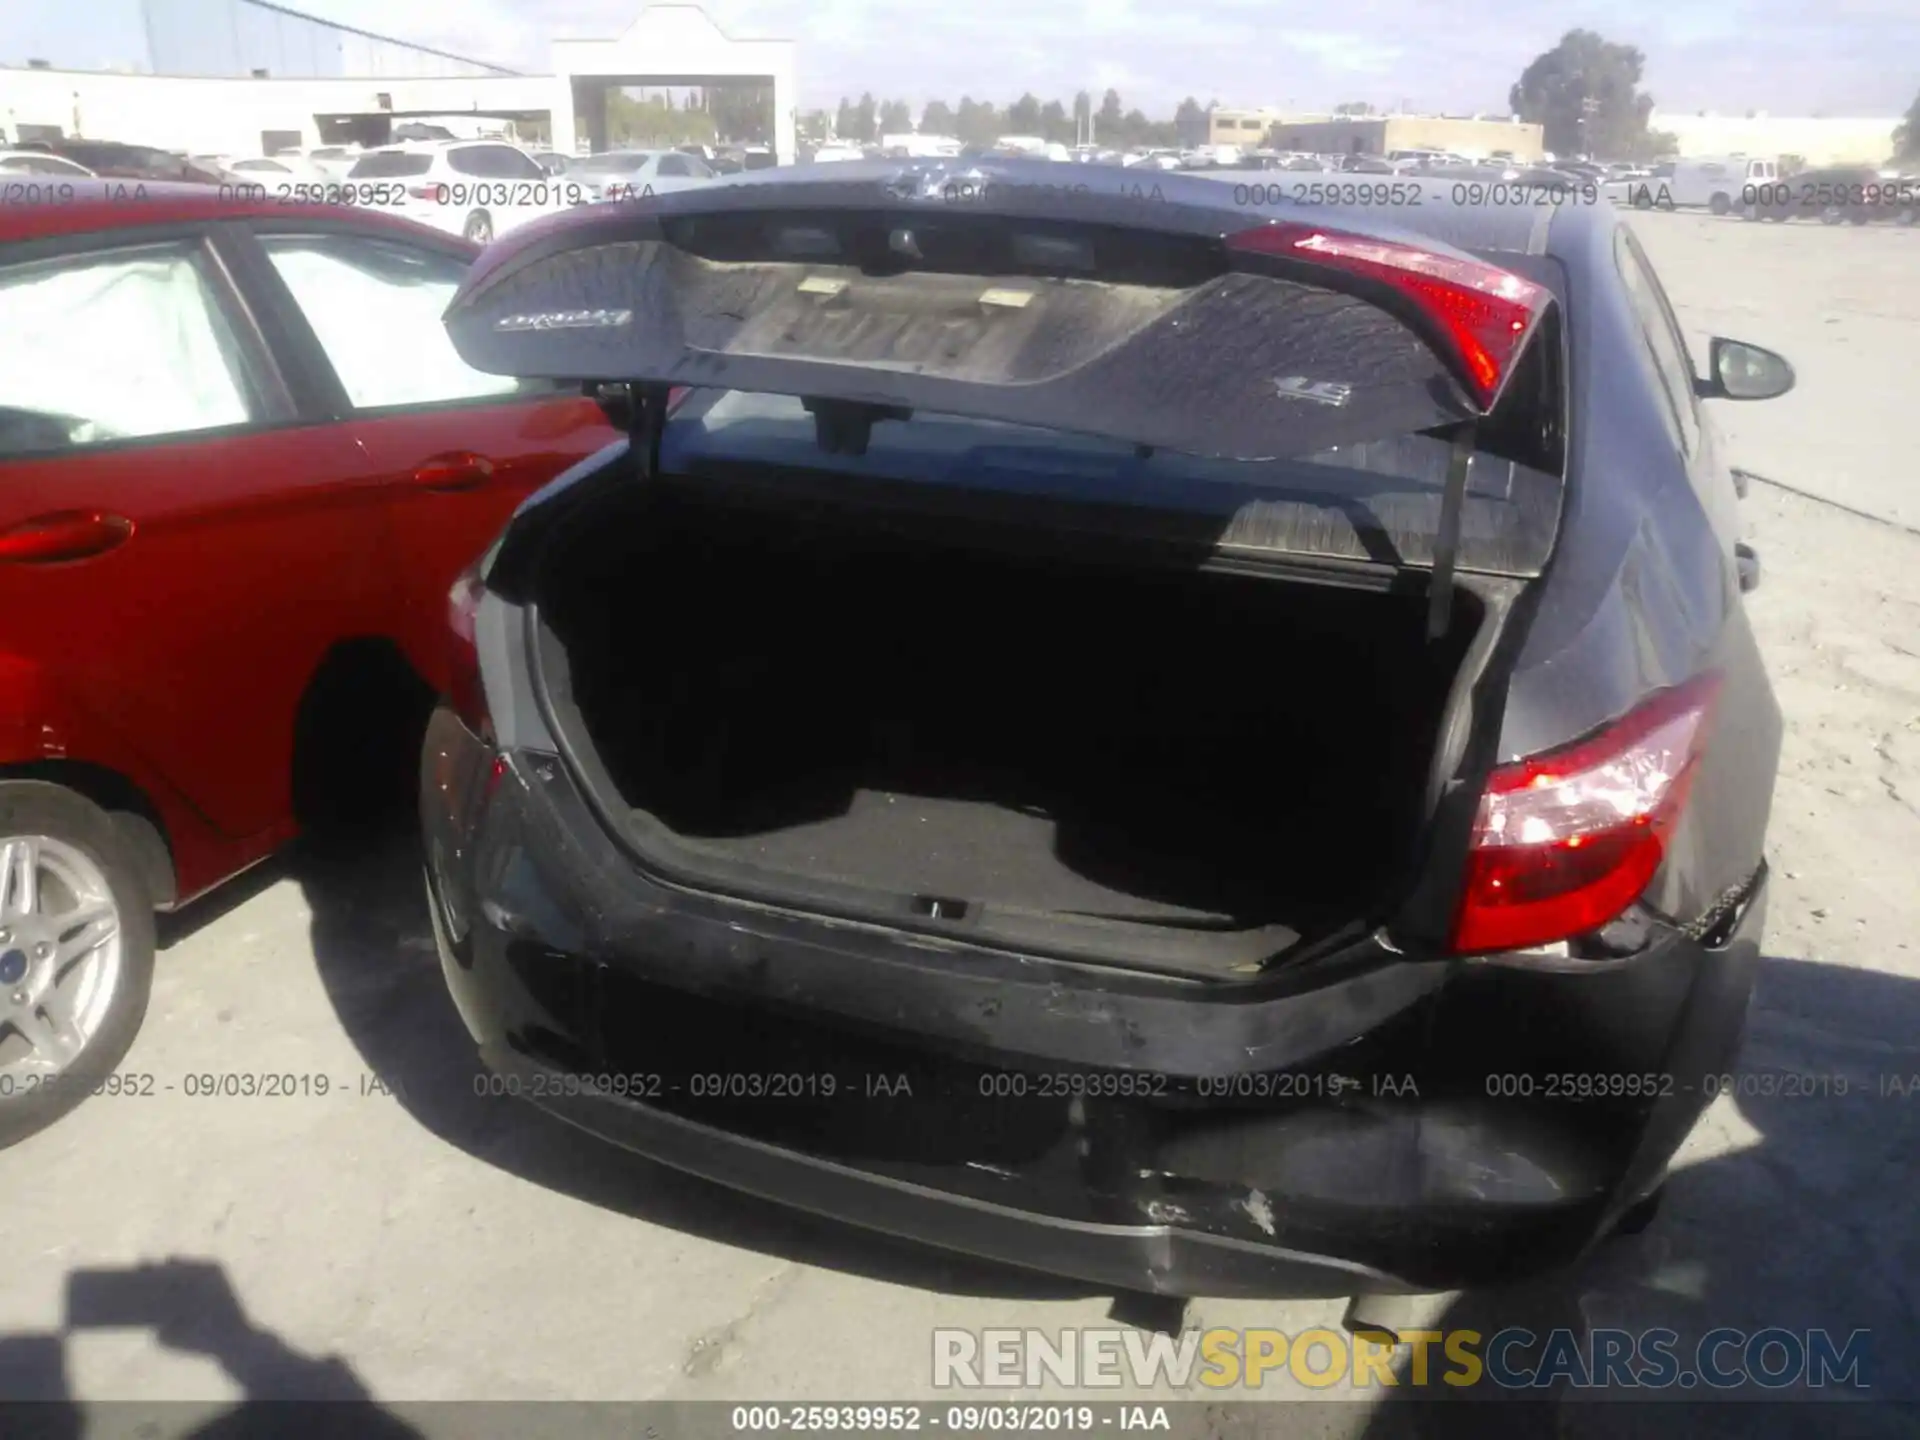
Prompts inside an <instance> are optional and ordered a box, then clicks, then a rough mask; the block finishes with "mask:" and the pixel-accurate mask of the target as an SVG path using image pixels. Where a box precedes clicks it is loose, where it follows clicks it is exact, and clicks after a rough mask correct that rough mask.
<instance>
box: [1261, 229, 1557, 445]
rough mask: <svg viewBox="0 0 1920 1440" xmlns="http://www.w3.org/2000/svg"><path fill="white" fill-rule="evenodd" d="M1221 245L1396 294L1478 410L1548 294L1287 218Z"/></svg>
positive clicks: (1502, 274) (1450, 261) (1470, 267)
mask: <svg viewBox="0 0 1920 1440" xmlns="http://www.w3.org/2000/svg"><path fill="white" fill-rule="evenodd" d="M1226 243H1227V246H1228V248H1229V249H1232V250H1241V251H1246V252H1249V253H1252V254H1258V255H1273V256H1277V257H1280V258H1283V259H1289V260H1294V261H1297V262H1300V263H1302V264H1308V265H1324V266H1326V267H1328V268H1330V269H1334V270H1344V271H1346V272H1347V273H1348V274H1351V275H1357V276H1359V277H1361V278H1363V279H1366V280H1372V281H1375V282H1377V283H1379V284H1382V285H1386V286H1388V287H1390V288H1392V289H1393V290H1396V291H1398V292H1399V293H1400V294H1402V295H1404V296H1405V297H1407V298H1408V299H1409V300H1411V301H1413V302H1414V304H1415V305H1417V306H1418V307H1419V309H1420V312H1421V313H1422V314H1423V315H1425V316H1426V317H1427V318H1428V319H1429V320H1430V321H1431V322H1432V323H1433V324H1434V325H1435V326H1436V327H1437V328H1438V329H1439V330H1440V331H1441V333H1442V334H1444V335H1445V337H1446V339H1447V342H1448V344H1449V345H1450V346H1451V347H1452V349H1453V352H1454V353H1453V357H1452V358H1453V359H1454V360H1455V361H1456V362H1457V363H1458V365H1459V366H1460V368H1461V369H1462V370H1463V371H1464V372H1465V374H1466V378H1467V379H1468V381H1469V389H1470V390H1471V392H1472V395H1473V398H1474V400H1475V401H1476V402H1477V403H1478V404H1479V405H1480V407H1481V408H1482V409H1483V410H1485V409H1488V408H1490V407H1491V406H1492V404H1493V402H1494V401H1495V400H1496V399H1497V398H1498V397H1499V394H1500V388H1501V386H1503V385H1504V384H1505V383H1506V380H1507V376H1508V375H1509V374H1510V373H1511V371H1512V368H1513V363H1514V361H1515V360H1517V359H1518V358H1519V355H1520V352H1521V351H1522V350H1523V349H1524V348H1525V347H1526V343H1527V337H1528V336H1529V335H1531V334H1532V333H1533V327H1534V325H1535V323H1536V322H1537V321H1538V320H1539V318H1540V316H1541V315H1542V314H1543V313H1544V312H1545V310H1546V307H1547V300H1548V298H1549V296H1548V291H1547V289H1546V288H1545V287H1544V286H1541V285H1536V284H1534V283H1533V281H1531V280H1527V279H1525V278H1523V277H1521V276H1519V275H1515V274H1514V273H1513V272H1511V271H1509V270H1502V269H1501V268H1500V267H1499V266H1497V265H1490V264H1488V263H1487V262H1486V261H1484V260H1475V259H1472V258H1470V257H1467V256H1460V255H1440V254H1435V253H1434V252H1432V251H1430V250H1423V249H1421V248H1420V247H1419V246H1417V245H1409V244H1406V243H1404V242H1401V241H1397V240H1376V239H1373V238H1371V237H1370V236H1365V235H1353V234H1349V233H1347V232H1344V231H1340V230H1328V229H1325V228H1323V227H1322V226H1318V225H1303V224H1300V223H1298V222H1297V221H1292V220H1276V221H1273V222H1271V223H1269V224H1266V225H1256V226H1254V227H1253V228H1252V229H1249V230H1242V231H1239V232H1237V233H1236V234H1233V235H1230V236H1228V237H1227V242H1226Z"/></svg>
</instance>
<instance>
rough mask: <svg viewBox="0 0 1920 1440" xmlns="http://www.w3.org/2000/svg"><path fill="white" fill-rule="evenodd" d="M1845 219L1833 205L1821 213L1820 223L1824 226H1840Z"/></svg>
mask: <svg viewBox="0 0 1920 1440" xmlns="http://www.w3.org/2000/svg"><path fill="white" fill-rule="evenodd" d="M1845 218H1846V217H1845V216H1844V215H1842V214H1841V213H1840V212H1839V211H1838V210H1836V209H1834V208H1833V206H1831V205H1829V206H1828V207H1827V208H1826V209H1824V210H1822V211H1821V212H1820V223H1821V224H1822V225H1838V224H1839V223H1840V222H1841V221H1842V220H1844V219H1845Z"/></svg>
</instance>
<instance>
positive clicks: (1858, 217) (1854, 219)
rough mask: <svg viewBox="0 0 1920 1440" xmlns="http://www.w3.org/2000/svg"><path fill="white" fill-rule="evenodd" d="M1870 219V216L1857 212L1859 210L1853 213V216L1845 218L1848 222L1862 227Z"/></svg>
mask: <svg viewBox="0 0 1920 1440" xmlns="http://www.w3.org/2000/svg"><path fill="white" fill-rule="evenodd" d="M1872 218H1873V217H1872V216H1871V215H1868V214H1866V213H1865V212H1863V211H1859V210H1856V211H1854V212H1853V214H1851V215H1849V216H1848V217H1847V219H1848V221H1849V222H1850V223H1852V224H1855V225H1864V224H1866V223H1867V221H1869V220H1871V219H1872Z"/></svg>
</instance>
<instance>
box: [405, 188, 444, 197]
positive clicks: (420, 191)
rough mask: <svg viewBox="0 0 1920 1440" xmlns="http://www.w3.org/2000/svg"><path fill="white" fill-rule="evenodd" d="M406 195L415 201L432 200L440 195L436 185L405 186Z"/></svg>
mask: <svg viewBox="0 0 1920 1440" xmlns="http://www.w3.org/2000/svg"><path fill="white" fill-rule="evenodd" d="M407 194H408V195H410V196H412V197H413V198H414V199H415V200H434V199H437V198H438V197H439V195H440V187H439V186H438V185H409V186H407Z"/></svg>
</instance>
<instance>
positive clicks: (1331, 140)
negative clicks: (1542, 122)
mask: <svg viewBox="0 0 1920 1440" xmlns="http://www.w3.org/2000/svg"><path fill="white" fill-rule="evenodd" d="M1215 116H1218V117H1219V118H1220V121H1221V123H1220V124H1219V125H1218V126H1215V125H1214V124H1213V123H1212V121H1213V118H1214V117H1215ZM1269 116H1271V117H1272V118H1271V119H1269V118H1268V117H1269ZM1250 121H1264V125H1263V128H1262V130H1261V131H1260V134H1258V135H1256V134H1254V133H1253V131H1252V130H1251V129H1250V128H1249V122H1250ZM1228 122H1231V125H1230V126H1229V124H1228ZM1209 133H1210V135H1212V136H1213V137H1214V139H1213V143H1214V144H1216V145H1221V144H1225V145H1241V146H1252V145H1259V144H1262V143H1265V142H1264V137H1267V136H1271V137H1272V139H1271V144H1272V145H1273V147H1274V148H1275V149H1278V150H1303V151H1306V152H1308V153H1309V154H1314V155H1386V154H1390V153H1391V152H1393V151H1395V150H1447V151H1451V152H1452V153H1454V154H1456V155H1465V156H1468V157H1470V158H1475V159H1485V158H1487V157H1489V156H1493V155H1504V156H1509V157H1511V158H1512V159H1515V160H1537V159H1539V158H1540V156H1541V153H1542V131H1541V127H1540V126H1538V125H1529V124H1526V123H1524V122H1522V121H1519V120H1514V119H1510V118H1506V117H1502V118H1499V119H1486V118H1483V117H1477V116H1450V115H1300V114H1297V113H1296V114H1292V115H1282V114H1278V113H1276V112H1273V111H1266V110H1234V111H1214V112H1212V114H1211V115H1210V116H1209ZM1228 134H1231V135H1232V138H1230V139H1229V138H1226V137H1227V135H1228Z"/></svg>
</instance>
